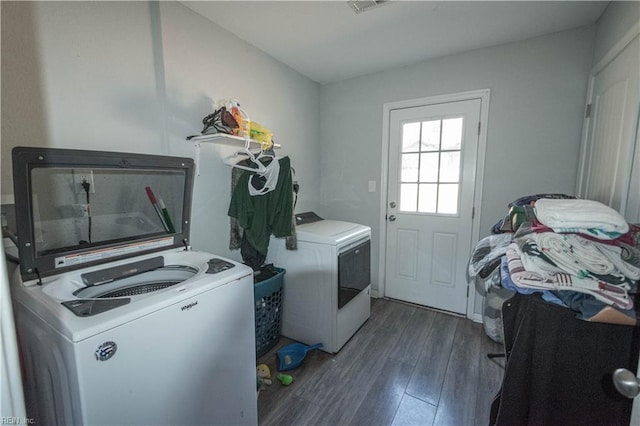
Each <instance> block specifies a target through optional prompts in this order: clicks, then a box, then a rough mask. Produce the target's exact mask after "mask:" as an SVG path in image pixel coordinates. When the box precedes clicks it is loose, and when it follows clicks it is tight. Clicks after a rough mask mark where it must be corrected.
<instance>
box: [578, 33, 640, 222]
mask: <svg viewBox="0 0 640 426" xmlns="http://www.w3.org/2000/svg"><path fill="white" fill-rule="evenodd" d="M639 79H640V40H639V38H638V36H636V37H635V39H633V41H631V42H630V43H629V44H628V45H627V46H626V48H624V49H623V50H622V51H621V52H620V53H619V54H618V55H617V56H616V57H615V58H614V59H613V60H611V62H609V63H608V64H607V65H606V66H604V67H603V68H602V69H601V70H599V71H598V72H597V73H596V74H594V76H593V77H592V83H591V84H592V94H591V100H590V105H591V106H590V107H588V108H589V109H590V112H589V117H588V125H587V126H588V127H587V137H586V139H585V143H584V150H583V159H582V164H581V170H582V172H581V176H580V190H579V195H580V196H582V197H584V198H588V199H591V200H596V201H600V202H601V203H604V204H606V205H608V206H611V207H613V208H614V209H616V210H617V211H619V212H621V213H622V214H626V215H627V216H633V212H636V215H637V210H638V208H639V207H638V206H640V200H639V199H638V197H640V194H639V193H640V191H639V190H638V185H637V182H636V184H635V186H634V187H632V188H631V189H632V191H633V192H636V194H635V196H633V195H632V194H631V193H630V192H629V189H630V188H629V186H630V184H631V173H632V164H633V156H634V146H635V145H636V131H637V125H638V124H637V123H638V121H637V120H638V110H639V108H640V85H639ZM636 176H638V174H637V173H636ZM630 196H631V198H629V197H630ZM627 206H628V207H627ZM636 218H637V216H636ZM627 219H628V220H631V219H632V218H630V217H627Z"/></svg>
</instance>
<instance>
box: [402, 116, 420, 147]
mask: <svg viewBox="0 0 640 426" xmlns="http://www.w3.org/2000/svg"><path fill="white" fill-rule="evenodd" d="M419 150H420V122H416V123H404V124H403V125H402V152H418V151H419Z"/></svg>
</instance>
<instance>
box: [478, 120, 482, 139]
mask: <svg viewBox="0 0 640 426" xmlns="http://www.w3.org/2000/svg"><path fill="white" fill-rule="evenodd" d="M481 125H482V123H481V122H480V121H478V136H480V126H481Z"/></svg>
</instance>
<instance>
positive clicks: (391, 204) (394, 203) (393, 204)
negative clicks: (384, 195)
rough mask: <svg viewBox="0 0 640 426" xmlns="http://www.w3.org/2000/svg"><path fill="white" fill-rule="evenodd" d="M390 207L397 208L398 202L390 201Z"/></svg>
mask: <svg viewBox="0 0 640 426" xmlns="http://www.w3.org/2000/svg"><path fill="white" fill-rule="evenodd" d="M389 207H391V208H392V209H395V208H396V202H395V201H392V202H390V203H389Z"/></svg>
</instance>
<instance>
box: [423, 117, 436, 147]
mask: <svg viewBox="0 0 640 426" xmlns="http://www.w3.org/2000/svg"><path fill="white" fill-rule="evenodd" d="M421 148H422V149H421V151H437V150H438V149H440V120H432V121H423V122H422V146H421Z"/></svg>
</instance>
